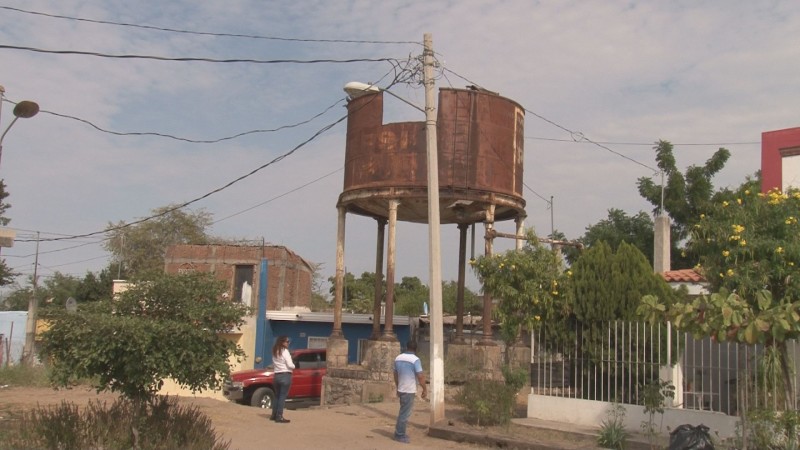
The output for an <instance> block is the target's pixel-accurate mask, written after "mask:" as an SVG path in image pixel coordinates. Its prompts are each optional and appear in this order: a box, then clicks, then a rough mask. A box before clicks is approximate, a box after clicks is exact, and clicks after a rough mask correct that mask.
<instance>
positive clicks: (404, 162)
mask: <svg viewBox="0 0 800 450" xmlns="http://www.w3.org/2000/svg"><path fill="white" fill-rule="evenodd" d="M347 112H348V120H347V143H346V149H345V175H344V189H343V191H342V193H341V195H340V196H339V206H343V207H345V208H346V210H347V212H349V213H354V214H359V215H363V216H368V217H374V218H376V219H381V218H386V217H387V214H388V208H389V206H388V205H389V200H392V199H394V200H399V202H400V207H399V208H397V220H399V221H406V222H417V223H427V221H428V197H427V184H428V183H427V153H426V139H425V122H422V121H420V122H396V123H388V124H384V123H383V92H375V93H371V94H368V95H363V96H360V97H357V98H353V99H351V100H350V101H349V102H348V104H347ZM524 118H525V110H524V109H523V108H522V107H521V106H520V105H519V104H518V103H516V102H514V101H513V100H510V99H507V98H505V97H502V96H500V95H497V94H496V93H493V92H489V91H485V90H481V89H477V88H467V89H453V88H442V89H440V90H439V103H438V114H437V124H436V125H437V147H438V158H439V159H438V164H439V204H440V210H441V211H440V219H441V223H442V224H452V223H455V224H471V223H476V222H480V221H483V220H485V218H486V214H487V209H488V208H489V206H490V205H493V206H494V217H493V218H492V221H501V220H509V219H516V218H519V217H524V215H525V211H524V210H525V200H524V199H523V196H522V190H523V177H522V175H523V172H522V170H523V136H524V135H523V125H524Z"/></svg>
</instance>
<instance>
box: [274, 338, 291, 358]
mask: <svg viewBox="0 0 800 450" xmlns="http://www.w3.org/2000/svg"><path fill="white" fill-rule="evenodd" d="M288 340H289V336H278V338H277V339H275V344H274V345H273V346H272V356H274V357H276V358H277V357H278V356H280V354H281V351H282V350H283V343H284V342H287V341H288Z"/></svg>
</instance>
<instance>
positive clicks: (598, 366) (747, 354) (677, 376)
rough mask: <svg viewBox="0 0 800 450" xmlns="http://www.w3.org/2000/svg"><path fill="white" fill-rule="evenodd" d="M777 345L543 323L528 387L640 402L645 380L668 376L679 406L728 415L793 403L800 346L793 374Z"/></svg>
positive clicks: (790, 345) (790, 356)
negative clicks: (550, 327)
mask: <svg viewBox="0 0 800 450" xmlns="http://www.w3.org/2000/svg"><path fill="white" fill-rule="evenodd" d="M775 350H776V348H775V347H765V346H763V345H745V344H737V343H729V342H722V343H719V342H715V341H713V340H711V339H709V338H705V339H694V338H693V337H692V336H691V335H689V334H687V333H679V332H676V331H674V330H672V329H671V327H670V325H669V324H666V325H663V324H657V325H650V324H645V323H637V322H622V321H612V322H608V323H602V324H585V325H581V326H574V327H572V329H571V330H569V331H568V332H566V333H564V332H563V331H562V332H559V334H558V336H555V335H554V334H553V333H550V335H548V333H546V332H545V331H542V330H539V331H535V332H533V333H532V334H531V388H532V391H533V393H535V394H541V395H551V396H561V397H570V398H582V399H587V400H598V401H618V402H622V403H629V404H642V397H643V395H642V394H643V393H642V388H643V386H645V385H646V384H648V383H652V382H654V381H658V380H663V381H666V380H669V381H671V382H672V384H673V386H674V387H675V398H674V401H673V405H674V406H677V407H682V408H688V409H703V410H709V411H718V412H723V413H725V414H729V415H737V414H738V412H739V408H740V407H745V406H746V407H747V408H767V409H786V408H791V409H794V408H795V406H796V404H797V385H798V370H797V366H796V363H797V362H798V361H800V345H798V343H797V342H796V341H789V342H787V343H786V347H785V352H784V353H785V354H786V355H787V360H786V361H787V364H788V368H789V373H790V376H789V377H788V379H785V377H784V376H783V371H782V370H781V365H780V362H781V359H780V358H777V357H776V354H777V352H776V351H775ZM787 383H788V387H789V389H786V387H787ZM785 392H791V393H793V395H792V396H790V397H789V396H787V395H784V393H785ZM787 397H789V399H788V400H787Z"/></svg>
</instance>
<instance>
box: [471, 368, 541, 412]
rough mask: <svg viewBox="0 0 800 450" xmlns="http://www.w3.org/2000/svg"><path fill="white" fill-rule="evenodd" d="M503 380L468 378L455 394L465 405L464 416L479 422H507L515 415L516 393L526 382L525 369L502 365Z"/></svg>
mask: <svg viewBox="0 0 800 450" xmlns="http://www.w3.org/2000/svg"><path fill="white" fill-rule="evenodd" d="M502 372H503V376H504V378H505V380H504V381H499V380H489V379H486V378H485V377H475V376H474V375H473V377H472V378H470V379H468V380H467V381H466V382H465V383H464V385H463V386H462V387H461V390H460V392H459V394H458V396H457V398H456V401H457V402H458V403H459V404H461V405H462V406H464V410H465V414H464V419H465V420H466V421H467V422H470V423H474V424H476V425H478V426H489V425H508V424H509V423H510V422H511V418H512V417H514V407H515V406H516V397H517V393H518V392H519V390H520V388H521V387H522V386H523V385H524V384H525V380H526V377H527V375H526V372H525V371H524V370H519V369H516V370H515V369H511V368H509V367H503V368H502Z"/></svg>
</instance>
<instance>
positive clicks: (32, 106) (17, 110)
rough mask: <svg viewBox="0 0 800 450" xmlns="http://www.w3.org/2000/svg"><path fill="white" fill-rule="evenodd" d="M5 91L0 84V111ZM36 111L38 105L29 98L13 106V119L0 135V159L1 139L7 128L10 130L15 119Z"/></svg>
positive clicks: (37, 110) (0, 152)
mask: <svg viewBox="0 0 800 450" xmlns="http://www.w3.org/2000/svg"><path fill="white" fill-rule="evenodd" d="M5 92H6V90H5V88H4V87H3V86H0V112H2V108H3V94H5ZM37 113H39V105H38V104H37V103H36V102H32V101H30V100H23V101H21V102H19V103H17V104H16V105H15V106H14V120H12V121H11V123H10V124H8V127H6V130H5V131H3V134H2V135H0V161H1V160H2V158H3V139H4V138H5V137H6V134H8V130H10V129H11V127H13V126H14V124H15V123H16V122H17V119H30V118H31V117H33V116H35V115H36V114H37Z"/></svg>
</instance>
